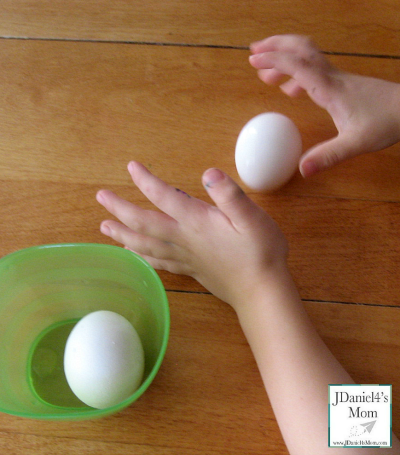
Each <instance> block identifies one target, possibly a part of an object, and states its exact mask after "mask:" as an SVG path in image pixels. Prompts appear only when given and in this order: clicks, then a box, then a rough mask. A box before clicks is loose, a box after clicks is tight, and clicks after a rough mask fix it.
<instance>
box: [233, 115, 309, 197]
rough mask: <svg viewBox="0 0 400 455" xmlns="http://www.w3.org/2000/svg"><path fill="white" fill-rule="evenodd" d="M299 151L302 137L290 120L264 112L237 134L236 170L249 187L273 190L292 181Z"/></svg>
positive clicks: (259, 189)
mask: <svg viewBox="0 0 400 455" xmlns="http://www.w3.org/2000/svg"><path fill="white" fill-rule="evenodd" d="M301 151H302V143H301V136H300V133H299V130H298V129H297V127H296V125H295V124H294V123H293V122H292V120H290V119H289V118H288V117H286V116H285V115H282V114H278V113H275V112H266V113H263V114H259V115H257V116H256V117H254V118H252V119H251V120H250V121H249V122H248V123H246V125H245V126H244V127H243V129H242V131H241V132H240V134H239V137H238V140H237V143H236V151H235V161H236V168H237V171H238V173H239V176H240V178H241V179H242V181H243V182H244V183H245V184H246V185H247V186H248V187H249V188H252V189H253V190H257V191H274V190H276V189H278V188H279V187H281V186H283V185H284V184H285V183H287V182H288V181H289V180H290V179H291V177H292V176H293V174H294V173H295V171H296V169H297V167H298V163H299V158H300V155H301Z"/></svg>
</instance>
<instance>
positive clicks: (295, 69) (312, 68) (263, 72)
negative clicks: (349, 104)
mask: <svg viewBox="0 0 400 455" xmlns="http://www.w3.org/2000/svg"><path fill="white" fill-rule="evenodd" d="M251 51H252V52H253V55H251V56H250V57H249V61H250V64H251V65H252V66H253V67H254V68H256V69H258V74H259V77H260V79H261V80H262V81H263V82H265V83H266V84H277V83H279V82H280V80H281V79H282V77H283V76H285V75H286V76H290V77H291V78H292V79H291V80H289V81H287V82H285V83H284V84H283V85H281V89H282V91H283V92H284V93H286V94H287V95H289V96H292V97H293V96H298V95H299V94H300V93H301V92H302V90H303V89H304V90H306V91H307V93H308V94H309V96H310V97H311V98H312V99H313V100H314V101H315V102H316V103H317V104H319V105H320V106H322V107H325V106H326V105H327V103H328V102H329V100H330V93H331V89H332V88H333V87H334V86H335V85H334V82H335V79H334V78H333V77H332V76H333V75H334V74H336V73H337V70H335V68H333V67H332V66H331V65H330V63H329V62H328V60H327V59H326V58H325V56H324V55H323V54H322V53H321V52H320V51H319V49H318V47H317V46H316V45H315V44H314V43H313V42H312V41H311V40H310V39H309V38H307V37H303V36H297V35H281V36H273V37H271V38H267V39H266V40H263V41H259V42H257V43H253V44H252V45H251Z"/></svg>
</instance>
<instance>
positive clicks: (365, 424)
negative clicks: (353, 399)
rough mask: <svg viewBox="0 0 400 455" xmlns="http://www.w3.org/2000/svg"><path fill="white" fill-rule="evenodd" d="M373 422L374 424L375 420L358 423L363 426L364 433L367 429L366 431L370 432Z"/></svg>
mask: <svg viewBox="0 0 400 455" xmlns="http://www.w3.org/2000/svg"><path fill="white" fill-rule="evenodd" d="M375 424H376V420H373V421H372V422H368V423H361V424H360V425H361V426H362V427H364V428H365V430H364V433H366V432H367V431H368V433H371V431H372V428H374V426H375Z"/></svg>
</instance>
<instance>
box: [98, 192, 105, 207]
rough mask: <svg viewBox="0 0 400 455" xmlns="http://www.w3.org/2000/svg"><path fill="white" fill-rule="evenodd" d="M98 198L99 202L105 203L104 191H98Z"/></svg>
mask: <svg viewBox="0 0 400 455" xmlns="http://www.w3.org/2000/svg"><path fill="white" fill-rule="evenodd" d="M96 200H97V202H99V203H100V204H103V203H104V196H103V193H102V192H101V191H98V192H97V194H96Z"/></svg>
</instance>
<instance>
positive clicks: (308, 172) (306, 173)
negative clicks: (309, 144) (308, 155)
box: [300, 161, 319, 178]
mask: <svg viewBox="0 0 400 455" xmlns="http://www.w3.org/2000/svg"><path fill="white" fill-rule="evenodd" d="M318 171H319V169H318V166H317V165H316V163H314V162H313V161H306V162H305V163H302V165H301V167H300V172H301V175H302V176H303V177H304V178H306V177H311V176H312V175H314V174H316V173H317V172H318Z"/></svg>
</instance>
